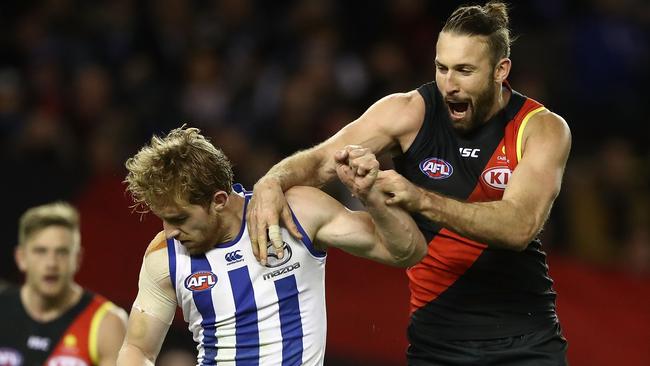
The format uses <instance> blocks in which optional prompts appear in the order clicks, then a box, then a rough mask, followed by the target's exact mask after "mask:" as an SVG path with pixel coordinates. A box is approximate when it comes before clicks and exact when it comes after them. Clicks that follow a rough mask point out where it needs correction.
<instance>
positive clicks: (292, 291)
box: [167, 185, 327, 366]
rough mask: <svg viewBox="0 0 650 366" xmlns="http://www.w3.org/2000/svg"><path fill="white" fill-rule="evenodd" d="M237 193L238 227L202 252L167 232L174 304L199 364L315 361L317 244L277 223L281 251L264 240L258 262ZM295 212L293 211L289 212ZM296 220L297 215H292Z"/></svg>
mask: <svg viewBox="0 0 650 366" xmlns="http://www.w3.org/2000/svg"><path fill="white" fill-rule="evenodd" d="M235 190H236V191H237V192H238V194H240V195H243V196H244V197H245V200H246V203H245V204H244V215H243V218H242V225H241V229H240V231H239V235H238V236H237V238H235V239H234V240H233V241H231V242H227V243H222V244H217V245H215V247H214V248H213V249H211V250H210V251H208V252H207V253H205V254H200V255H189V254H188V252H187V251H186V249H185V248H184V247H183V245H181V243H180V242H178V241H177V240H174V239H169V240H167V250H168V254H169V266H170V267H169V269H170V277H171V279H172V283H173V285H174V288H175V290H176V298H177V300H178V304H179V305H180V306H181V308H182V310H183V316H184V318H185V321H186V322H188V327H189V330H190V331H191V332H192V334H193V337H194V340H195V341H196V342H197V344H198V346H197V349H198V364H199V365H237V366H240V365H322V364H323V358H324V354H325V336H326V331H327V328H326V327H327V320H326V310H325V259H326V255H325V253H324V252H321V251H318V250H316V249H315V248H314V247H313V245H312V243H311V241H310V239H309V238H308V236H307V234H306V233H305V232H304V230H303V229H302V228H301V227H300V225H298V227H299V228H300V230H301V231H302V234H303V238H304V239H303V241H299V240H296V239H294V238H293V237H292V236H291V235H290V234H289V233H288V231H287V230H286V229H284V228H283V229H282V237H283V239H284V253H285V256H284V258H283V259H280V260H278V259H277V257H276V256H275V254H274V249H273V246H272V245H270V244H269V259H268V263H267V265H266V266H262V265H261V264H260V263H259V262H258V261H257V260H256V259H255V257H254V256H253V251H252V249H251V243H250V239H249V236H248V232H247V230H246V207H247V205H248V201H249V199H250V195H251V193H249V192H244V191H243V189H242V188H241V186H239V185H235ZM294 219H295V217H294ZM296 222H297V220H296Z"/></svg>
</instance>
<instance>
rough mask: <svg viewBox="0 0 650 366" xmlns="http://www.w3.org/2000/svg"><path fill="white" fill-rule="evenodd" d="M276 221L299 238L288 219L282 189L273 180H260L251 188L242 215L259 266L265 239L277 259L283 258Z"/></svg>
mask: <svg viewBox="0 0 650 366" xmlns="http://www.w3.org/2000/svg"><path fill="white" fill-rule="evenodd" d="M280 218H282V223H283V225H284V227H286V228H287V229H289V232H290V233H291V235H293V236H294V237H296V238H297V239H302V235H301V234H300V231H299V230H298V227H297V226H296V224H295V223H294V221H293V217H292V216H291V210H290V209H289V205H288V204H287V200H286V198H285V197H284V192H282V188H281V187H280V185H279V184H278V183H277V182H276V181H273V180H272V179H270V178H269V179H264V178H262V179H260V180H259V181H258V182H257V183H256V184H255V187H254V188H253V197H252V198H251V200H250V202H249V203H248V209H247V212H246V221H247V222H248V235H249V237H250V239H251V245H252V247H253V248H252V249H253V254H254V255H255V258H257V260H258V261H260V263H261V264H262V265H266V261H267V254H268V251H267V248H266V244H267V243H268V242H269V240H270V241H271V242H272V243H273V247H274V248H275V253H276V254H277V256H278V258H282V257H284V251H283V249H282V244H283V243H282V235H281V234H280V226H279V221H280Z"/></svg>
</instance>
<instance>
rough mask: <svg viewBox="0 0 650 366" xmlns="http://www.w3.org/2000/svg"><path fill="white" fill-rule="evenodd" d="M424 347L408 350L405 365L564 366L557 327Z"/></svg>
mask: <svg viewBox="0 0 650 366" xmlns="http://www.w3.org/2000/svg"><path fill="white" fill-rule="evenodd" d="M419 341H421V340H419ZM418 343H421V342H418ZM424 343H425V344H421V345H420V346H413V345H410V346H409V348H408V352H407V357H408V364H409V365H411V366H424V365H426V366H430V365H441V366H442V365H445V366H446V365H495V366H496V365H499V366H559V365H567V360H566V350H567V342H566V339H565V338H564V337H563V336H562V331H561V329H560V324H559V323H556V324H554V325H553V326H551V327H546V328H543V329H540V330H536V331H533V332H530V333H527V334H523V335H520V336H514V337H506V338H496V339H487V340H477V341H471V340H458V341H452V340H433V341H432V340H426V342H424Z"/></svg>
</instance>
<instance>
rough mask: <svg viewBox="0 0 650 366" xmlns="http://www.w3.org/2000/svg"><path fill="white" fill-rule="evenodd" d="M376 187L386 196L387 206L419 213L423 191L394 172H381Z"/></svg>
mask: <svg viewBox="0 0 650 366" xmlns="http://www.w3.org/2000/svg"><path fill="white" fill-rule="evenodd" d="M375 186H376V187H377V188H378V189H379V190H381V191H382V192H383V193H384V194H386V195H387V196H388V197H389V198H388V199H386V204H387V205H399V206H401V207H402V208H404V209H405V210H407V211H410V212H418V210H419V209H420V203H421V200H422V198H423V191H422V189H421V188H419V187H418V186H416V185H414V184H413V183H411V182H410V181H409V180H408V179H406V178H404V177H403V176H401V175H400V174H399V173H397V172H396V171H394V170H384V171H381V172H379V176H378V177H377V182H376V183H375Z"/></svg>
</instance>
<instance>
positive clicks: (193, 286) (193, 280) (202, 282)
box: [185, 271, 217, 291]
mask: <svg viewBox="0 0 650 366" xmlns="http://www.w3.org/2000/svg"><path fill="white" fill-rule="evenodd" d="M216 283H217V276H216V275H215V274H214V273H212V272H208V271H202V272H194V273H192V274H191V275H189V276H187V278H186V279H185V288H186V289H188V290H190V291H205V290H209V289H211V288H213V287H214V285H215V284H216Z"/></svg>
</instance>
